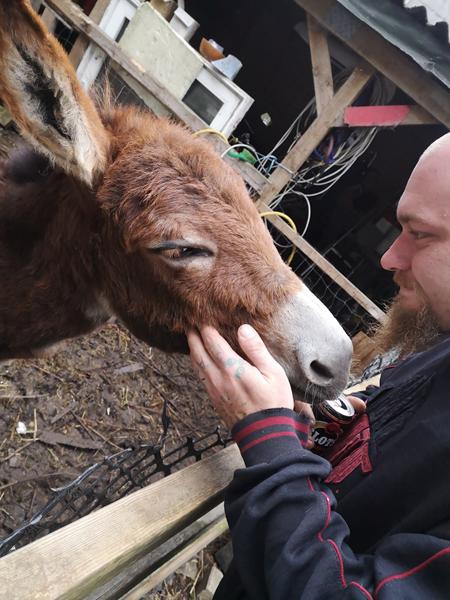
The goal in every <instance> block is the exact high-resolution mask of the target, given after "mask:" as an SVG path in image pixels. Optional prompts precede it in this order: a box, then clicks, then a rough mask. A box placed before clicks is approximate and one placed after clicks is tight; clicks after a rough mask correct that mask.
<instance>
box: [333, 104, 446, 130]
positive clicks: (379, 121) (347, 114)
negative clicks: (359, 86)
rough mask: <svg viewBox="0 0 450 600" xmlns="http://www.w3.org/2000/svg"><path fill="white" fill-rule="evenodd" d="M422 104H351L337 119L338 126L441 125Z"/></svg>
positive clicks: (336, 124)
mask: <svg viewBox="0 0 450 600" xmlns="http://www.w3.org/2000/svg"><path fill="white" fill-rule="evenodd" d="M439 124H440V123H439V121H437V120H436V119H435V118H434V117H433V116H432V115H430V113H428V112H427V111H426V110H425V109H424V108H422V107H421V106H418V105H417V104H416V105H407V104H399V105H394V104H390V105H388V106H380V105H378V106H349V107H348V108H346V109H345V110H344V113H343V115H341V116H340V117H339V119H337V120H336V122H335V126H336V127H343V126H347V127H397V126H398V125H439Z"/></svg>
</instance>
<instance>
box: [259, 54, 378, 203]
mask: <svg viewBox="0 0 450 600" xmlns="http://www.w3.org/2000/svg"><path fill="white" fill-rule="evenodd" d="M373 73H374V70H373V69H372V67H370V66H369V65H366V64H364V63H363V64H361V65H360V66H358V67H355V69H354V70H353V72H352V74H351V75H350V77H349V78H348V79H347V81H346V82H345V83H344V84H343V85H342V86H341V87H340V88H339V90H338V91H337V92H336V94H335V95H334V97H333V98H332V100H331V101H330V102H329V103H328V104H327V106H326V107H325V108H324V109H323V111H322V114H321V115H320V116H319V117H317V119H316V120H315V121H313V123H312V124H311V125H310V126H309V127H308V129H307V130H306V131H305V133H304V134H303V135H302V136H301V137H300V138H299V139H298V140H297V142H296V143H295V145H294V146H293V148H292V149H291V150H290V151H289V152H288V153H287V154H286V156H285V158H284V159H283V162H282V163H281V166H279V167H277V168H276V169H275V171H274V172H273V173H272V175H271V176H270V177H269V179H268V182H267V185H266V186H265V187H264V189H263V190H262V193H261V197H260V199H259V201H258V204H257V205H258V208H260V209H261V206H262V205H267V204H269V202H270V201H271V200H272V199H273V198H274V196H276V195H277V194H278V193H279V192H280V191H281V190H282V189H283V187H284V186H285V185H286V184H287V183H288V182H289V181H290V179H291V178H292V174H293V173H295V172H296V171H298V170H299V168H300V167H301V166H302V165H303V163H304V162H305V161H306V160H307V159H308V158H309V156H310V155H311V153H312V152H313V151H314V150H315V149H316V148H317V146H318V145H319V144H320V142H321V141H322V140H323V138H324V137H325V136H326V135H327V133H328V132H329V131H330V129H331V128H332V127H333V125H334V122H335V121H336V117H337V116H338V115H339V113H341V112H342V111H343V110H344V109H345V108H347V106H349V105H350V104H351V103H352V102H353V101H354V100H355V98H357V97H358V96H359V94H360V93H361V91H362V90H363V89H364V87H365V86H366V85H367V83H368V81H369V80H370V78H371V77H372V75H373ZM261 210H262V209H261Z"/></svg>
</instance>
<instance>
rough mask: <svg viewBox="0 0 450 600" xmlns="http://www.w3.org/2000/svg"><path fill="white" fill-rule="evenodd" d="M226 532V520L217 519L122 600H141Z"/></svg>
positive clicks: (223, 518)
mask: <svg viewBox="0 0 450 600" xmlns="http://www.w3.org/2000/svg"><path fill="white" fill-rule="evenodd" d="M226 531H228V524H227V520H226V518H225V517H222V518H221V519H217V520H216V521H215V522H214V523H212V524H211V525H209V526H208V527H206V528H205V530H204V531H202V532H201V533H200V534H199V535H197V536H196V537H195V538H194V539H193V540H191V541H189V542H188V543H186V544H184V545H183V546H182V548H180V549H179V551H178V552H177V553H176V554H175V555H174V556H172V557H170V558H169V559H168V560H167V562H165V563H164V564H163V565H162V566H161V567H160V568H159V569H157V570H156V571H154V572H153V573H151V574H150V575H149V576H148V577H146V578H145V579H143V580H142V581H141V582H140V583H139V584H138V585H136V586H135V587H134V588H133V589H132V590H130V591H129V592H128V593H127V594H124V595H123V596H122V597H121V600H140V599H141V598H142V597H143V596H144V594H146V593H148V592H150V591H151V590H152V589H154V588H155V587H156V586H157V585H159V584H160V583H162V582H163V581H164V579H166V577H169V575H172V573H174V572H175V571H176V570H177V569H179V568H180V567H181V566H182V565H184V563H186V562H187V561H188V560H190V559H191V558H192V557H193V556H195V555H196V554H198V553H199V552H201V551H202V550H203V548H205V546H207V545H208V544H210V543H211V542H213V541H214V540H215V539H216V538H218V537H219V536H220V535H222V534H223V533H225V532H226Z"/></svg>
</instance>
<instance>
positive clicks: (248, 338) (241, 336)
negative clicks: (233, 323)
mask: <svg viewBox="0 0 450 600" xmlns="http://www.w3.org/2000/svg"><path fill="white" fill-rule="evenodd" d="M238 341H239V345H240V346H241V348H242V350H243V351H244V352H245V354H246V356H248V358H249V359H250V361H251V362H252V363H253V364H254V365H255V367H256V368H257V369H258V370H259V371H261V373H262V374H263V375H266V376H268V375H271V374H272V373H273V371H274V368H277V367H278V366H279V365H278V363H277V362H276V360H275V359H274V358H273V356H272V355H271V354H270V352H269V351H268V350H267V348H266V346H265V344H264V342H263V341H262V339H261V338H260V336H259V334H258V333H257V332H256V331H255V329H253V327H252V326H251V325H241V326H240V327H239V329H238Z"/></svg>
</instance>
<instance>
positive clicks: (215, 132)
mask: <svg viewBox="0 0 450 600" xmlns="http://www.w3.org/2000/svg"><path fill="white" fill-rule="evenodd" d="M208 133H210V134H212V135H217V136H218V137H220V138H221V139H222V140H223V141H224V142H225V144H228V138H227V136H226V135H225V134H224V133H222V131H219V130H218V129H214V128H212V127H205V128H204V129H199V130H198V131H194V133H193V134H192V137H198V136H199V135H204V134H208Z"/></svg>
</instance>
